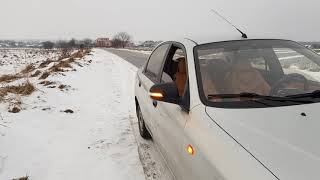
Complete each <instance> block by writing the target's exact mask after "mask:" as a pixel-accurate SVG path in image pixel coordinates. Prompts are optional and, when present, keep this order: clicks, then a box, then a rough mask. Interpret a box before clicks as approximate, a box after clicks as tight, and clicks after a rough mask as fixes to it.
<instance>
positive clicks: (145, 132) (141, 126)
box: [137, 105, 151, 139]
mask: <svg viewBox="0 0 320 180" xmlns="http://www.w3.org/2000/svg"><path fill="white" fill-rule="evenodd" d="M137 118H138V124H139V133H140V135H141V137H142V138H143V139H151V135H150V133H149V131H148V129H147V127H146V124H145V122H144V119H143V116H142V112H141V109H140V106H139V105H138V106H137Z"/></svg>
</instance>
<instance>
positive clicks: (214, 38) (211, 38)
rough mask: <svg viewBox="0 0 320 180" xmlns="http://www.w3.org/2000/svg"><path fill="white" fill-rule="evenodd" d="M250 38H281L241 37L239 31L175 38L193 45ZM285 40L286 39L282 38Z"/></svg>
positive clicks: (264, 37)
mask: <svg viewBox="0 0 320 180" xmlns="http://www.w3.org/2000/svg"><path fill="white" fill-rule="evenodd" d="M250 39H283V38H279V37H272V36H258V35H248V38H242V37H241V34H240V33H235V34H231V35H230V34H228V35H227V34H222V35H221V34H220V35H218V34H217V35H206V36H201V35H200V36H192V37H184V38H180V39H179V40H177V42H181V43H184V42H187V41H189V42H192V43H194V44H195V45H200V44H207V43H213V42H222V41H236V40H250ZM284 40H286V39H284Z"/></svg>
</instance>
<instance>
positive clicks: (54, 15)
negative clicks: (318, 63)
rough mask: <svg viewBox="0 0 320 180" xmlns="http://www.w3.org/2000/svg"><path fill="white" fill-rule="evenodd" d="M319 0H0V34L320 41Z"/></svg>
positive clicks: (0, 36)
mask: <svg viewBox="0 0 320 180" xmlns="http://www.w3.org/2000/svg"><path fill="white" fill-rule="evenodd" d="M319 7H320V1H319V0H192V1H191V0H190V1H189V0H0V17H1V23H0V39H69V38H72V37H74V38H85V37H89V38H96V37H105V36H106V37H111V36H113V35H114V34H115V33H116V32H119V31H126V32H128V33H130V34H131V35H132V36H133V38H134V40H136V41H137V40H147V39H154V40H165V39H171V38H180V37H184V36H189V37H192V36H191V35H194V34H197V35H201V36H206V35H210V34H223V33H224V32H226V31H230V30H231V31H233V29H232V28H231V27H230V26H229V25H227V24H226V23H224V22H223V21H221V20H220V19H219V18H218V17H216V16H215V15H213V13H211V12H210V8H214V9H216V10H217V11H219V12H220V13H221V14H223V15H224V16H226V17H227V18H228V19H230V20H231V21H232V22H233V23H234V24H235V25H237V26H239V28H240V29H243V31H246V32H247V34H248V35H249V36H250V34H255V35H259V36H264V35H272V36H273V37H281V38H288V39H294V40H305V41H320V10H319Z"/></svg>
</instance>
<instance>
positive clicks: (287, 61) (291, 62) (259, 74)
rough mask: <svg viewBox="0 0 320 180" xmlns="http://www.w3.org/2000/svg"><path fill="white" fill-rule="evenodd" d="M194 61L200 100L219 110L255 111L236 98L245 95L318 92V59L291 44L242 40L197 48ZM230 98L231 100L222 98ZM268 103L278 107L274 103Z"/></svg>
mask: <svg viewBox="0 0 320 180" xmlns="http://www.w3.org/2000/svg"><path fill="white" fill-rule="evenodd" d="M195 58H196V63H197V64H196V66H197V71H198V73H197V78H198V82H199V86H200V89H199V92H200V94H201V98H202V100H203V99H204V100H208V101H206V102H209V103H214V106H216V105H218V106H220V104H219V103H222V104H221V106H220V107H227V106H226V104H228V103H231V102H232V103H234V104H232V105H231V106H236V107H240V106H242V105H243V107H249V106H250V105H253V106H255V107H256V106H257V104H255V103H252V104H250V103H248V102H247V101H248V99H246V98H239V96H237V95H241V94H246V93H251V94H258V95H261V96H271V97H276V98H281V97H287V96H293V95H303V94H308V93H311V92H314V91H316V90H319V89H320V76H319V73H320V58H319V56H318V55H317V54H316V53H314V52H312V51H310V50H309V49H306V48H305V47H304V46H301V45H299V44H297V43H295V42H292V41H285V40H246V41H229V42H219V43H211V44H206V45H199V46H197V47H196V48H195ZM231 94H232V95H235V96H234V97H235V98H232V97H231V98H230V96H228V97H227V98H225V96H224V95H231ZM237 102H239V103H238V104H237ZM241 102H244V103H243V104H241ZM272 103H273V105H276V106H277V105H279V102H277V101H274V102H272ZM248 104H250V105H248ZM284 104H285V105H292V104H293V103H292V102H288V101H286V102H285V103H283V104H281V105H284ZM211 105H213V104H211ZM228 105H230V104H228ZM259 105H261V104H259ZM259 105H258V106H259ZM231 106H230V107H231Z"/></svg>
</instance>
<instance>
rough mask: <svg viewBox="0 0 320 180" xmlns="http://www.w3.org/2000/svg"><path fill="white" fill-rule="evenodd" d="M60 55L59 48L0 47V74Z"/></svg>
mask: <svg viewBox="0 0 320 180" xmlns="http://www.w3.org/2000/svg"><path fill="white" fill-rule="evenodd" d="M59 55H60V52H59V51H58V50H42V49H0V75H3V74H12V73H17V72H18V71H19V70H21V69H22V68H23V67H24V66H26V65H28V64H30V63H39V62H43V61H45V60H47V59H53V60H56V58H57V57H58V56H59Z"/></svg>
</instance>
